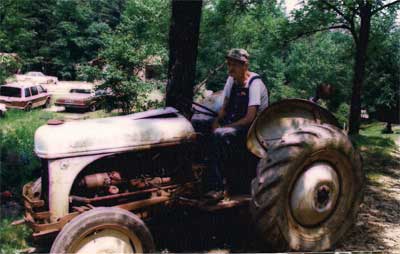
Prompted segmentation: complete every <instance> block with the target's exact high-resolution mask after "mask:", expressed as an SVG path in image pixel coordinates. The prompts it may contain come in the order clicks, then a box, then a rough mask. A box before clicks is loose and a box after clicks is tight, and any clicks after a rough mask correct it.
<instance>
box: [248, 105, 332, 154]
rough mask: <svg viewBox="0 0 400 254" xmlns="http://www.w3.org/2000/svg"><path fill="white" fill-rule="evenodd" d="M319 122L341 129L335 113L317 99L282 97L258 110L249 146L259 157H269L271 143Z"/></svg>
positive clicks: (249, 132) (251, 130)
mask: <svg viewBox="0 0 400 254" xmlns="http://www.w3.org/2000/svg"><path fill="white" fill-rule="evenodd" d="M315 123H317V124H330V125H333V126H335V127H337V128H339V129H340V124H339V122H338V121H337V119H336V118H335V116H334V115H333V114H332V113H331V112H329V111H328V110H327V109H325V108H323V107H321V106H319V105H318V104H316V103H314V102H311V101H308V100H303V99H285V100H281V101H279V102H276V103H273V104H271V105H270V106H269V107H267V108H266V109H265V110H263V111H262V112H261V113H259V114H258V116H257V118H256V119H255V120H254V122H253V124H252V125H251V127H250V129H249V131H248V133H247V148H248V149H249V150H250V151H251V152H252V153H253V154H254V155H256V156H257V157H259V158H266V157H267V152H268V146H269V144H270V143H275V142H277V141H279V142H280V141H281V140H282V137H283V136H284V135H285V134H286V133H288V132H290V131H292V130H295V129H298V128H300V127H301V126H304V125H309V124H315Z"/></svg>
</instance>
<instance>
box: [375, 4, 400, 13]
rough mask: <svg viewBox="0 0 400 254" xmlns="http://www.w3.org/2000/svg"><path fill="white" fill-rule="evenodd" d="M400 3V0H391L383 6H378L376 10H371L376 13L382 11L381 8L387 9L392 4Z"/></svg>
mask: <svg viewBox="0 0 400 254" xmlns="http://www.w3.org/2000/svg"><path fill="white" fill-rule="evenodd" d="M398 3H400V0H396V1H393V2H391V3H388V4H385V5H382V6H381V7H378V8H376V9H375V10H373V11H372V12H371V15H374V14H376V13H377V12H380V11H381V10H383V9H385V8H388V7H390V6H392V5H395V4H398Z"/></svg>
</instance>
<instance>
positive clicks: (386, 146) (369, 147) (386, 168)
mask: <svg viewBox="0 0 400 254" xmlns="http://www.w3.org/2000/svg"><path fill="white" fill-rule="evenodd" d="M384 129H385V124H384V123H378V122H374V123H370V124H365V125H363V126H362V128H361V130H360V134H359V135H356V136H354V137H352V140H353V142H354V143H355V145H356V146H358V148H359V149H360V151H361V155H362V157H363V167H364V171H365V173H366V177H367V179H368V180H369V181H370V183H372V184H379V183H378V182H379V181H378V180H379V178H380V177H381V176H382V175H390V169H396V168H399V167H400V162H399V157H398V156H399V154H400V150H399V147H398V146H396V139H397V140H399V139H400V126H399V125H397V126H394V127H393V132H394V133H393V134H382V130H384Z"/></svg>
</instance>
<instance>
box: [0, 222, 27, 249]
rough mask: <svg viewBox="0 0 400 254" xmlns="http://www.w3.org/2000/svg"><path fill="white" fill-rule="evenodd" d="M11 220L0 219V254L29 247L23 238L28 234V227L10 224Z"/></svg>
mask: <svg viewBox="0 0 400 254" xmlns="http://www.w3.org/2000/svg"><path fill="white" fill-rule="evenodd" d="M11 222H12V219H11V218H4V219H1V221H0V254H6V253H7V254H8V253H18V252H19V250H22V249H26V248H28V247H29V246H28V243H27V242H26V240H25V239H27V238H28V236H29V235H30V230H29V229H28V227H26V226H12V225H11Z"/></svg>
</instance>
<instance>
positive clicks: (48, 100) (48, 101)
mask: <svg viewBox="0 0 400 254" xmlns="http://www.w3.org/2000/svg"><path fill="white" fill-rule="evenodd" d="M43 107H44V108H50V98H48V99H47V100H46V103H45V104H44V105H43Z"/></svg>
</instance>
